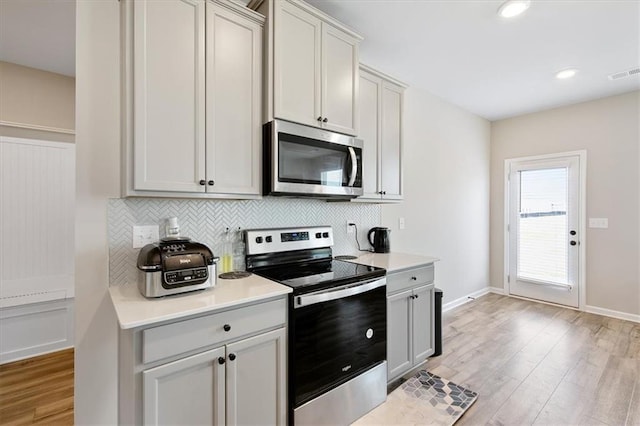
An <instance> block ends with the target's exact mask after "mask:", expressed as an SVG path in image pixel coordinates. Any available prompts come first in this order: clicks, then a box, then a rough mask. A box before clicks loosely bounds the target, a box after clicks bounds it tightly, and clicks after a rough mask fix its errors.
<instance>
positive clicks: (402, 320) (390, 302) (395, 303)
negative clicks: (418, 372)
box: [387, 290, 413, 380]
mask: <svg viewBox="0 0 640 426" xmlns="http://www.w3.org/2000/svg"><path fill="white" fill-rule="evenodd" d="M411 301H412V299H411V290H408V291H403V292H401V293H396V294H394V295H392V296H388V297H387V369H388V374H387V379H388V380H392V379H394V378H395V377H397V376H399V375H400V374H402V373H404V372H405V371H407V370H408V369H409V368H411V366H412V365H413V356H412V346H411V336H412V334H411V327H412V326H413V321H412V317H411Z"/></svg>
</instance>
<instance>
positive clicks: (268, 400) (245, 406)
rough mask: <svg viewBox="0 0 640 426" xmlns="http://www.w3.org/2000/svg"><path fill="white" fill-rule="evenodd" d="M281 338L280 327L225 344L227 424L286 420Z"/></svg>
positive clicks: (283, 422)
mask: <svg viewBox="0 0 640 426" xmlns="http://www.w3.org/2000/svg"><path fill="white" fill-rule="evenodd" d="M285 339H286V332H285V329H284V328H281V329H278V330H274V331H271V332H269V333H264V334H260V335H258V336H255V337H251V338H249V339H245V340H241V341H239V342H236V343H233V344H230V345H227V424H229V425H282V424H285V423H286V394H285V392H286V383H287V381H286V377H287V376H286V354H285V349H286V346H285ZM232 358H233V359H232Z"/></svg>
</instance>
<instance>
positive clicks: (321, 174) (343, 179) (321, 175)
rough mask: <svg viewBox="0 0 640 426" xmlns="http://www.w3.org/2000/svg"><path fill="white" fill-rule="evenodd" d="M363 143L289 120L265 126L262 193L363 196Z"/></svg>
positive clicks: (341, 196) (335, 196)
mask: <svg viewBox="0 0 640 426" xmlns="http://www.w3.org/2000/svg"><path fill="white" fill-rule="evenodd" d="M362 146H363V142H362V141H361V140H359V139H355V138H353V137H351V136H346V135H342V134H339V133H334V132H329V131H327V130H323V129H316V128H313V127H309V126H303V125H300V124H296V123H290V122H288V121H282V120H274V121H272V122H270V123H267V124H266V125H265V150H264V151H265V161H264V169H265V178H264V184H265V191H264V192H265V194H271V195H290V194H297V195H305V196H311V197H328V198H353V197H357V196H359V195H362Z"/></svg>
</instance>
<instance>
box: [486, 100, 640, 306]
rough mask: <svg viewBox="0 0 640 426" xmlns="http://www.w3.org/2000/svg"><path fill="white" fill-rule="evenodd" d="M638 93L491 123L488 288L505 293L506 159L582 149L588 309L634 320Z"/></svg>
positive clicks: (639, 291)
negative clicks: (605, 222) (602, 222)
mask: <svg viewBox="0 0 640 426" xmlns="http://www.w3.org/2000/svg"><path fill="white" fill-rule="evenodd" d="M639 145H640V92H639V91H636V92H632V93H627V94H623V95H618V96H612V97H608V98H604V99H599V100H596V101H591V102H585V103H580V104H576V105H572V106H568V107H564V108H558V109H554V110H549V111H543V112H539V113H535V114H528V115H525V116H521V117H516V118H511V119H507V120H502V121H497V122H494V123H492V126H491V284H492V285H493V286H495V287H500V288H502V287H503V282H504V281H503V271H504V252H503V250H504V244H503V238H504V236H503V229H504V228H503V226H504V193H503V192H504V160H505V159H508V158H517V157H524V156H531V155H540V154H549V153H557V152H567V151H575V150H582V149H584V150H587V181H586V183H587V200H586V201H587V212H586V214H587V218H589V217H599V218H608V219H609V228H608V229H589V228H587V235H586V244H587V246H586V285H587V291H586V300H587V305H588V306H594V307H598V308H604V309H609V310H613V311H618V312H623V313H628V314H636V315H637V314H640V280H639V278H640V274H639V269H638V264H639V259H640V251H639V244H640V229H639V227H640V208H639V198H640V197H639V196H640V175H639V171H638V170H639V168H640V163H639V159H640V152H639Z"/></svg>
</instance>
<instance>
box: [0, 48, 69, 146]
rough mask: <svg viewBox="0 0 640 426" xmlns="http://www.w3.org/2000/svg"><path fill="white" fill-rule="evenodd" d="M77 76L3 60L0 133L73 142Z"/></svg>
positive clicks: (0, 78) (0, 71)
mask: <svg viewBox="0 0 640 426" xmlns="http://www.w3.org/2000/svg"><path fill="white" fill-rule="evenodd" d="M74 131H75V79H74V78H73V77H68V76H65V75H61V74H55V73H52V72H48V71H42V70H38V69H35V68H29V67H23V66H21V65H16V64H12V63H9V62H2V61H0V135H3V136H14V137H23V138H31V139H46V140H55V141H59V142H73V141H74V135H73V133H74Z"/></svg>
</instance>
